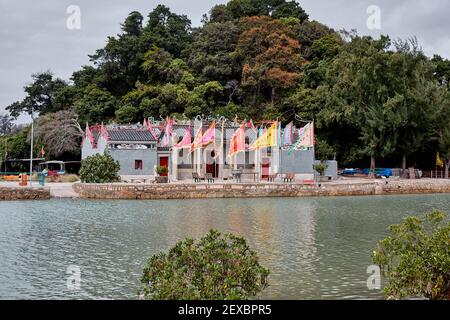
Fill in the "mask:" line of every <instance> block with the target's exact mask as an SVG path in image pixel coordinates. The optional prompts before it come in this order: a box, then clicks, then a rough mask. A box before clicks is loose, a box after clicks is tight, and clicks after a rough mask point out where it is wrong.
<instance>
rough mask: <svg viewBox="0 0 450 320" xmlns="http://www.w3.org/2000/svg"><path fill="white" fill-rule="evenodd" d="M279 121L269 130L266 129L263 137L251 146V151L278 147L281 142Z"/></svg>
mask: <svg viewBox="0 0 450 320" xmlns="http://www.w3.org/2000/svg"><path fill="white" fill-rule="evenodd" d="M278 133H279V127H278V121H275V122H274V123H273V124H272V125H271V126H270V128H269V129H266V130H265V131H264V133H263V134H262V135H260V137H259V138H258V139H256V141H255V142H253V143H252V145H251V146H250V150H257V149H260V148H268V147H276V146H277V145H278V140H279V134H278Z"/></svg>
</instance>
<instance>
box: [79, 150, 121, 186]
mask: <svg viewBox="0 0 450 320" xmlns="http://www.w3.org/2000/svg"><path fill="white" fill-rule="evenodd" d="M119 170H120V165H119V161H115V160H114V159H113V158H112V157H111V155H109V154H108V153H105V154H95V155H93V156H90V157H87V158H86V159H83V160H82V161H81V168H80V179H81V182H83V183H110V182H116V181H119V180H120V177H119Z"/></svg>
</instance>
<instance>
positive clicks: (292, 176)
mask: <svg viewBox="0 0 450 320" xmlns="http://www.w3.org/2000/svg"><path fill="white" fill-rule="evenodd" d="M294 179H295V173H293V172H289V173H286V175H285V176H284V178H283V182H293V181H294Z"/></svg>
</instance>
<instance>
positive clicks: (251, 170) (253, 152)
mask: <svg viewBox="0 0 450 320" xmlns="http://www.w3.org/2000/svg"><path fill="white" fill-rule="evenodd" d="M272 123H274V122H272ZM272 123H269V124H268V125H266V126H263V125H261V126H259V128H256V127H255V126H254V125H253V123H252V122H251V121H250V122H246V123H244V124H242V123H236V122H230V121H227V122H217V123H216V122H215V121H212V122H211V121H210V122H206V121H183V122H175V121H173V120H167V121H161V122H155V121H147V120H145V121H144V124H136V125H116V124H113V125H103V124H102V125H94V126H89V125H87V126H86V132H85V137H84V139H83V142H82V159H85V158H86V157H88V156H91V155H93V154H96V153H104V152H108V153H109V154H110V155H111V156H112V157H113V158H114V159H115V160H117V161H118V162H119V164H120V171H119V174H120V175H121V177H122V178H123V179H124V180H126V178H127V177H135V176H146V177H149V178H150V177H154V176H155V175H156V168H157V166H164V167H167V169H168V174H167V175H168V177H169V181H180V180H187V179H192V178H193V173H194V174H196V175H198V176H200V177H204V176H205V175H208V176H211V177H213V178H216V179H219V180H228V179H231V178H232V177H233V174H234V173H236V172H239V173H240V174H241V176H242V179H243V180H244V179H245V180H254V181H258V180H260V179H266V178H269V177H271V176H275V175H277V176H278V177H282V176H283V175H285V174H287V173H291V174H295V179H296V180H297V179H303V180H305V179H313V178H314V170H313V164H314V162H315V159H314V142H313V139H314V137H313V131H312V130H311V132H312V133H311V134H312V136H308V137H307V139H311V140H312V142H311V143H309V142H307V143H304V142H302V141H301V140H302V137H301V136H300V135H301V134H302V130H301V129H300V130H298V129H297V128H295V127H293V126H292V125H291V127H290V128H287V127H286V128H285V130H281V125H277V127H276V128H275V124H273V125H272V127H270V125H271V124H272ZM278 126H279V127H278ZM263 127H265V128H264V129H263ZM271 128H272V129H271ZM275 129H276V131H275ZM287 129H289V130H287ZM271 130H272V131H271ZM287 134H289V135H290V137H287V136H286V135H287ZM275 135H277V136H275ZM269 140H270V141H274V142H273V143H271V142H270V141H269ZM261 141H264V143H263V144H261ZM294 141H298V142H297V144H298V145H299V146H297V147H296V146H294V147H295V148H293V146H292V145H293V144H294ZM289 143H290V144H291V145H289ZM336 170H337V168H336ZM336 170H334V168H330V169H329V170H328V171H329V172H331V176H332V177H333V178H334V175H335V171H336ZM329 174H330V173H329Z"/></svg>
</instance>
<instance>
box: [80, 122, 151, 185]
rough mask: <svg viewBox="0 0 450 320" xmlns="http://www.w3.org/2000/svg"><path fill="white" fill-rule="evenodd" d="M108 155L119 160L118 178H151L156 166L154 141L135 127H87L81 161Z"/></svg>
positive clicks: (146, 132)
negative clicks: (90, 157)
mask: <svg viewBox="0 0 450 320" xmlns="http://www.w3.org/2000/svg"><path fill="white" fill-rule="evenodd" d="M105 152H107V153H109V154H110V155H111V156H112V158H113V159H114V160H117V161H119V164H120V171H119V174H120V175H121V176H154V172H155V166H156V165H158V157H157V138H156V137H155V136H154V134H153V133H152V132H150V131H149V130H147V129H146V128H143V127H138V126H117V125H112V126H103V125H100V126H98V125H97V126H91V127H89V126H87V129H86V134H85V137H84V139H83V143H82V150H81V158H82V159H85V158H87V157H88V156H92V155H94V154H98V153H101V154H103V153H105Z"/></svg>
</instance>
